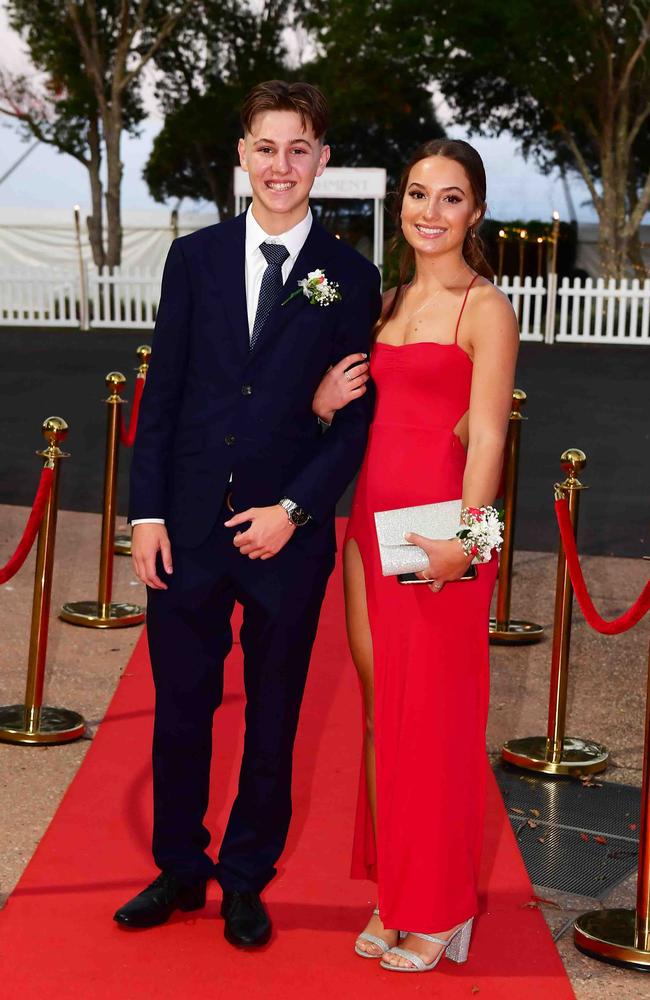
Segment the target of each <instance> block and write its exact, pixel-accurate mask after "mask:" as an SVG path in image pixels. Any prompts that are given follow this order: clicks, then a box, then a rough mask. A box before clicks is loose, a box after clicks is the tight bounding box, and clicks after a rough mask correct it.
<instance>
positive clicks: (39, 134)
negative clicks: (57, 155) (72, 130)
mask: <svg viewBox="0 0 650 1000" xmlns="http://www.w3.org/2000/svg"><path fill="white" fill-rule="evenodd" d="M0 115H7V117H8V118H15V119H16V120H17V121H19V122H21V123H22V124H23V125H26V126H27V128H28V129H29V130H30V132H31V133H32V135H33V136H34V138H35V139H38V140H39V142H44V143H46V145H48V146H54V147H55V148H56V149H58V150H59V151H60V152H62V153H67V154H68V156H72V157H73V158H74V159H75V160H78V161H79V163H81V164H82V166H84V167H85V168H86V169H87V170H88V169H90V160H87V159H86V157H85V156H84V155H83V153H78V152H77V151H76V150H75V149H72V148H71V147H68V146H67V145H65V144H63V143H61V141H60V140H58V139H52V138H51V137H49V136H48V135H47V134H46V133H45V132H44V131H43V129H42V127H41V125H40V124H39V123H38V122H37V121H36V120H35V119H34V118H32V117H31V116H30V115H28V114H26V112H24V111H18V110H13V111H10V110H9V109H8V108H3V107H2V105H1V104H0Z"/></svg>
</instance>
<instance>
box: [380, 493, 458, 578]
mask: <svg viewBox="0 0 650 1000" xmlns="http://www.w3.org/2000/svg"><path fill="white" fill-rule="evenodd" d="M461 507H462V500H446V501H445V502H444V503H425V504H422V506H420V507H399V508H397V509H396V510H380V511H377V513H376V514H375V527H376V529H377V539H378V541H379V554H380V556H381V571H382V574H383V575H384V576H397V574H399V573H419V572H420V571H421V570H425V569H426V568H427V566H428V565H429V557H428V556H427V554H426V552H425V551H424V549H421V548H420V547H419V545H409V544H408V542H405V541H404V535H407V534H408V533H409V531H414V532H415V533H416V534H418V535H424V536H425V537H426V538H434V539H436V541H438V540H443V539H446V538H453V537H454V536H455V534H456V532H457V531H458V529H459V526H460V512H461Z"/></svg>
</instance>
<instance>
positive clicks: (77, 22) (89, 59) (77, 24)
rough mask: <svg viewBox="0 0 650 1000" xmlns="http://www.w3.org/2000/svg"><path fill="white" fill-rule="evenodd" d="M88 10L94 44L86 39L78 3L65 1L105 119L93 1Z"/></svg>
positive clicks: (89, 77)
mask: <svg viewBox="0 0 650 1000" xmlns="http://www.w3.org/2000/svg"><path fill="white" fill-rule="evenodd" d="M86 8H87V9H88V16H89V18H90V21H91V25H92V33H93V38H92V42H89V41H88V39H87V37H86V34H85V32H84V29H83V25H82V23H81V19H80V17H79V9H78V7H77V5H76V3H74V0H65V9H66V11H67V13H68V17H69V18H70V20H71V22H72V27H73V28H74V33H75V35H76V36H77V41H78V42H79V48H80V49H81V54H82V56H83V60H84V65H85V71H86V76H87V77H88V79H89V80H90V81H91V83H92V84H93V88H94V91H95V97H96V99H97V104H98V106H99V108H100V109H101V113H102V117H104V116H105V115H106V110H107V109H106V98H105V95H104V81H103V78H102V59H101V53H100V51H99V48H98V46H97V35H98V29H97V19H96V17H95V14H96V10H95V6H94V2H93V0H90V2H89V0H86Z"/></svg>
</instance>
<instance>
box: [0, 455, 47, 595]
mask: <svg viewBox="0 0 650 1000" xmlns="http://www.w3.org/2000/svg"><path fill="white" fill-rule="evenodd" d="M53 476H54V470H53V469H49V468H47V466H45V467H44V468H43V471H42V472H41V479H40V482H39V484H38V489H37V490H36V497H35V498H34V504H33V506H32V509H31V513H30V515H29V517H28V519H27V524H26V525H25V530H24V531H23V537H22V538H21V539H20V541H19V542H18V547H17V549H16V551H15V552H14V554H13V555H12V557H11V559H10V560H9V562H8V563H7V564H6V565H5V566H1V567H0V583H6V582H7V580H11V578H12V576H15V575H16V573H17V572H18V570H19V569H20V567H21V566H22V564H23V563H24V562H25V559H26V558H27V556H28V555H29V552H30V549H31V547H32V545H33V544H34V539H35V538H36V535H37V534H38V529H39V528H40V526H41V521H42V520H43V514H44V513H45V504H46V503H47V501H48V499H49V496H50V491H51V489H52V477H53Z"/></svg>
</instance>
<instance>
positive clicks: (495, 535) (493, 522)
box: [456, 507, 503, 563]
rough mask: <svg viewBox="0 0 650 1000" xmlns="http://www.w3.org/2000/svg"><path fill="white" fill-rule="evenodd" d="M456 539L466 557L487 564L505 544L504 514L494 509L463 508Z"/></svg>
mask: <svg viewBox="0 0 650 1000" xmlns="http://www.w3.org/2000/svg"><path fill="white" fill-rule="evenodd" d="M460 523H461V527H460V530H459V531H457V532H456V538H458V540H459V541H460V544H461V547H462V549H463V552H464V553H465V555H466V556H472V557H473V558H474V559H475V560H476V562H479V563H486V562H489V561H490V559H491V558H492V552H493V550H496V551H497V552H499V550H500V549H501V545H502V543H503V514H502V513H501V511H498V510H496V509H495V508H494V507H463V509H462V510H461V512H460Z"/></svg>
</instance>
